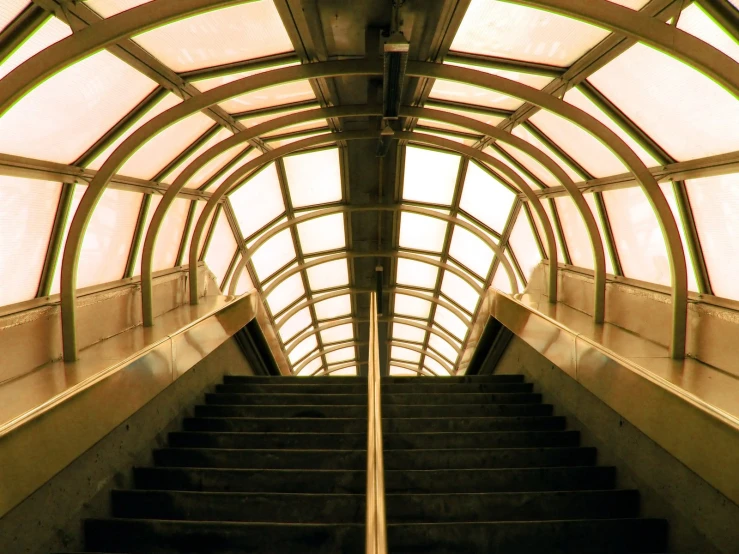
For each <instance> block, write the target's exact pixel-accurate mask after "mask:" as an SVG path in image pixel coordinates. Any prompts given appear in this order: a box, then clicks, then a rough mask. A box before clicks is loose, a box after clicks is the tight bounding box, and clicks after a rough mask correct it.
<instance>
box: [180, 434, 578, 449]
mask: <svg viewBox="0 0 739 554" xmlns="http://www.w3.org/2000/svg"><path fill="white" fill-rule="evenodd" d="M579 441H580V435H579V433H578V432H577V431H524V432H493V433H386V434H384V435H383V444H384V447H385V449H387V450H394V449H413V448H424V449H429V448H446V449H449V448H505V447H535V446H577V445H578V444H579ZM366 445H367V435H366V433H365V434H362V433H234V432H225V433H224V432H201V431H199V432H179V431H178V432H174V433H170V434H169V446H172V447H190V448H247V449H248V448H253V449H271V448H272V449H278V448H286V449H319V450H324V449H325V450H330V449H340V450H353V449H359V450H362V449H364V448H366Z"/></svg>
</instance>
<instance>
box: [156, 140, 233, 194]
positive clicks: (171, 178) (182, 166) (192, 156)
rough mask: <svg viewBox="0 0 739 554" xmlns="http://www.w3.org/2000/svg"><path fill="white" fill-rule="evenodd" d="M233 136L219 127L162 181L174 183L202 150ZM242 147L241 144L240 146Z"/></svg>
mask: <svg viewBox="0 0 739 554" xmlns="http://www.w3.org/2000/svg"><path fill="white" fill-rule="evenodd" d="M231 136H233V133H232V132H231V131H229V130H228V129H220V130H219V131H217V132H216V133H215V135H213V136H211V137H210V138H209V139H208V140H206V141H205V142H204V143H203V144H202V145H201V146H199V147H198V148H196V149H195V151H194V152H192V153H191V154H190V155H189V156H188V157H187V158H185V159H184V160H182V161H181V162H180V163H179V165H177V167H175V168H174V169H173V170H172V171H170V172H169V173H167V175H166V176H165V178H164V181H165V182H166V183H167V184H171V183H174V181H175V179H177V177H179V176H180V174H181V173H182V172H183V171H185V169H187V167H188V166H189V165H190V164H191V163H192V162H193V161H194V160H195V159H197V158H198V157H199V156H200V155H201V154H202V153H203V152H205V151H207V150H210V149H211V148H212V147H213V146H215V145H216V144H218V143H219V142H221V141H223V140H226V139H227V138H228V137H231ZM241 148H243V146H241Z"/></svg>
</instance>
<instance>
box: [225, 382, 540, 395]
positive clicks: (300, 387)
mask: <svg viewBox="0 0 739 554" xmlns="http://www.w3.org/2000/svg"><path fill="white" fill-rule="evenodd" d="M533 390H534V385H533V384H532V383H505V382H504V383H495V382H494V383H445V382H441V383H438V382H434V381H432V380H428V381H424V380H421V381H418V380H417V381H415V382H413V383H407V384H402V383H383V384H382V392H383V393H384V394H392V393H397V392H404V393H431V392H444V393H447V392H450V393H452V392H453V393H461V392H509V393H510V392H518V393H522V392H533ZM215 392H218V393H300V394H312V393H317V394H362V393H364V394H367V383H364V384H344V385H341V384H333V383H325V384H318V385H314V384H311V383H310V382H299V383H292V384H280V383H274V384H273V383H235V384H223V385H216V388H215Z"/></svg>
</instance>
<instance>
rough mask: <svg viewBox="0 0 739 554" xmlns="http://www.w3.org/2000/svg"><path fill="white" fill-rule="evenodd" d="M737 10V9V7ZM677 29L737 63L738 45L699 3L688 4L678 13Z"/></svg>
mask: <svg viewBox="0 0 739 554" xmlns="http://www.w3.org/2000/svg"><path fill="white" fill-rule="evenodd" d="M737 9H739V7H737ZM677 28H678V29H681V30H683V31H686V32H688V33H690V34H691V35H695V36H696V37H698V38H699V39H701V40H702V41H704V42H707V43H708V44H710V45H711V46H713V47H714V48H716V49H718V50H721V51H722V52H723V53H724V54H726V55H727V56H731V57H732V58H734V60H735V61H737V62H739V43H737V41H736V40H734V39H733V38H732V37H731V35H729V33H727V32H726V31H725V30H724V29H723V28H722V27H721V26H720V25H718V24H716V22H715V21H714V20H713V19H711V17H710V16H709V15H708V14H707V13H706V12H705V11H703V8H702V7H701V6H700V4H699V3H697V2H694V3H693V4H690V5H689V6H688V7H687V8H685V9H684V10H683V11H682V12H681V13H680V18H679V19H678V22H677Z"/></svg>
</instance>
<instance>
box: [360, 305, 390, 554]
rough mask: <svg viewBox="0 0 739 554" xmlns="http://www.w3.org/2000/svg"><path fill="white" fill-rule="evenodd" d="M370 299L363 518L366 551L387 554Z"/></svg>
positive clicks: (375, 343)
mask: <svg viewBox="0 0 739 554" xmlns="http://www.w3.org/2000/svg"><path fill="white" fill-rule="evenodd" d="M370 294H371V300H370V329H369V356H368V371H367V518H366V542H365V552H366V554H387V530H386V521H385V464H384V461H383V456H382V405H381V403H380V390H381V384H380V362H379V360H380V347H379V343H378V330H377V295H376V293H374V292H372V293H370Z"/></svg>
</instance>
